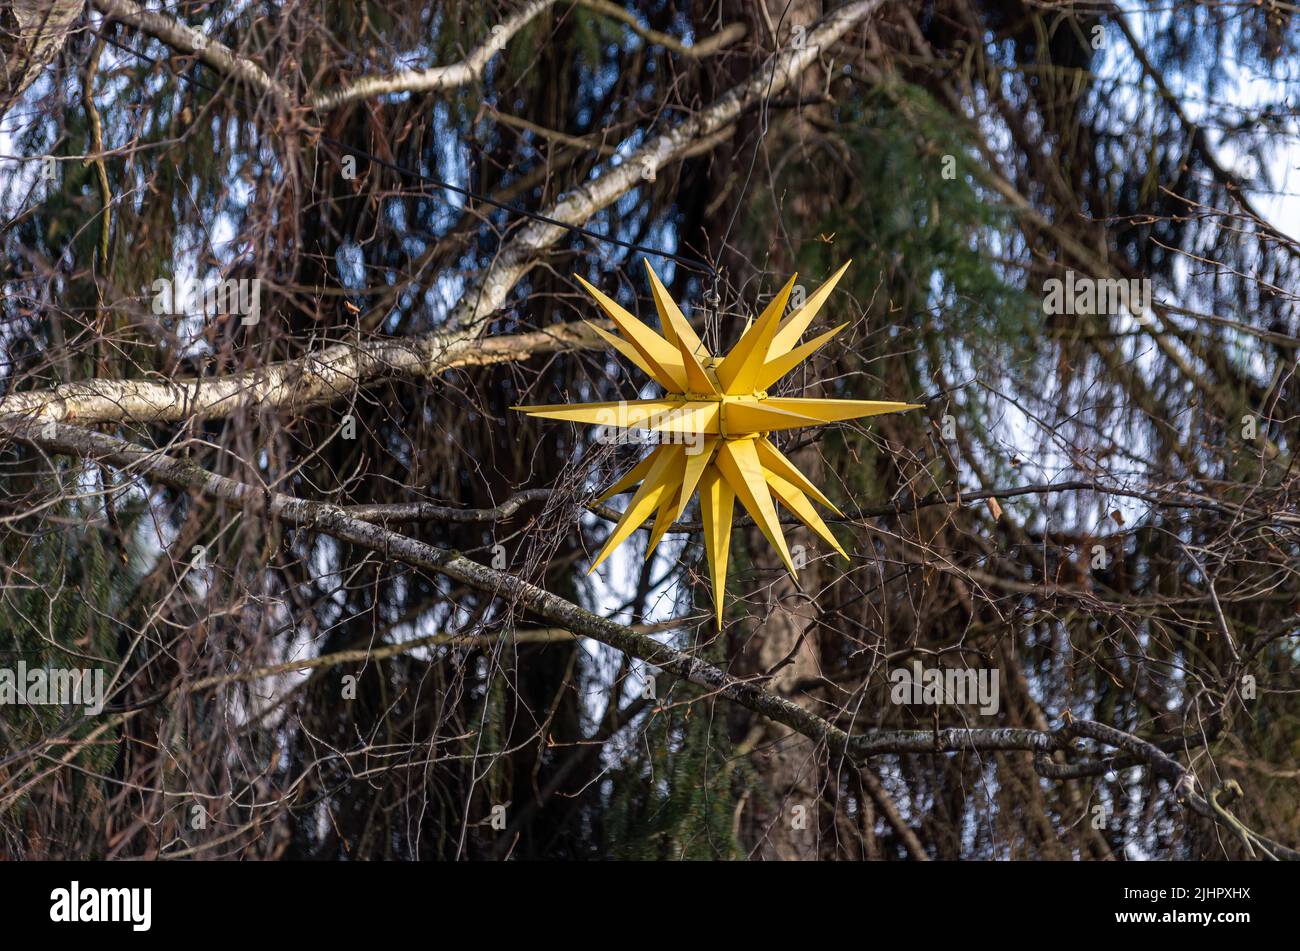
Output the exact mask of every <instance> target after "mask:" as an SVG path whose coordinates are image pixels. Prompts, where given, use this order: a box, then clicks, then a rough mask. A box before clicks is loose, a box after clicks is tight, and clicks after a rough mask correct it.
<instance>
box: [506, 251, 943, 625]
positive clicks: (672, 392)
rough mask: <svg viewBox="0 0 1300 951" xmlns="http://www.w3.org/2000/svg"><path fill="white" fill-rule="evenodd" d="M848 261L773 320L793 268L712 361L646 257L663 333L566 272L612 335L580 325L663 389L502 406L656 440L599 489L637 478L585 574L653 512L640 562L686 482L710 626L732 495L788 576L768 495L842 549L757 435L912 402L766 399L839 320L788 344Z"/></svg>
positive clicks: (811, 490) (682, 504) (615, 488)
mask: <svg viewBox="0 0 1300 951" xmlns="http://www.w3.org/2000/svg"><path fill="white" fill-rule="evenodd" d="M848 266H849V265H848V264H847V263H846V264H845V265H844V266H843V267H841V268H840V269H839V270H838V271H836V272H835V273H834V274H833V275H832V276H831V278H830V280H828V281H827V282H826V283H825V284H823V285H822V286H821V287H820V288H818V289H817V291H816V293H814V294H813V295H812V296H811V297H809V298H808V300H807V301H806V302H805V303H804V305H803V306H802V307H800V308H798V309H797V310H795V311H794V312H793V313H791V314H790V316H789V317H786V318H785V320H784V321H783V320H782V319H781V315H782V314H783V313H784V312H785V307H786V303H787V302H788V301H789V299H790V291H791V289H793V287H794V283H795V280H796V278H797V277H798V275H795V277H792V278H790V280H789V281H788V282H787V283H786V285H785V287H783V288H781V291H780V293H778V294H777V295H776V296H775V297H774V298H772V300H771V302H770V303H769V304H768V305H767V307H766V308H765V309H764V310H763V312H762V314H760V315H759V317H758V319H757V320H754V321H752V322H751V323H750V325H749V326H748V327H747V328H746V330H745V332H744V333H743V334H742V335H741V338H740V340H739V341H738V342H737V343H736V345H735V347H733V348H732V350H731V352H730V353H728V354H727V355H726V356H724V357H722V358H720V359H719V358H717V357H714V356H713V355H712V354H710V353H709V351H708V349H707V348H705V346H704V344H703V343H701V342H700V338H699V337H698V336H697V335H696V333H695V331H694V330H693V329H692V328H691V325H690V324H689V323H688V322H687V320H686V318H685V317H684V316H683V315H682V312H681V310H680V309H679V308H678V307H677V304H676V303H675V302H674V301H673V300H672V298H670V297H669V296H668V291H667V290H666V289H665V288H664V285H663V283H662V282H661V281H660V280H659V276H658V275H657V274H655V272H654V269H653V268H651V267H650V262H649V261H647V262H646V271H647V272H649V276H650V288H651V290H652V291H653V293H654V300H655V309H656V310H658V312H659V325H660V327H661V328H662V330H663V333H662V335H660V334H658V333H655V331H654V330H652V329H651V328H650V327H648V326H647V325H645V324H643V323H642V322H641V321H640V320H638V319H637V318H636V317H634V316H633V315H632V314H630V313H628V312H627V311H626V310H624V309H623V308H622V307H620V306H619V305H618V304H617V303H615V302H614V301H613V300H611V299H610V298H609V297H607V296H605V295H604V294H602V293H601V292H600V291H599V290H597V289H596V288H595V287H593V286H592V285H590V284H588V283H587V282H586V281H584V280H583V279H582V278H581V277H579V278H577V280H578V281H579V283H581V284H582V286H583V287H584V288H586V290H587V293H589V294H590V295H591V296H592V297H594V298H595V300H596V303H597V304H599V305H600V307H601V309H602V310H604V311H605V313H606V314H608V315H609V317H610V319H611V320H612V321H613V322H614V325H615V326H616V327H617V328H618V329H619V330H620V331H621V332H622V334H623V336H621V337H620V336H617V335H615V334H612V333H609V332H608V331H606V330H604V329H603V328H601V327H598V326H596V325H595V324H591V323H590V322H588V325H589V326H590V327H591V328H592V330H594V331H595V332H596V333H597V334H599V335H600V337H601V338H602V339H604V340H605V341H607V342H608V343H609V345H610V346H612V347H613V348H614V349H615V350H617V351H618V352H619V353H621V354H623V356H625V357H627V359H628V360H630V361H632V363H634V364H636V365H637V366H638V367H639V368H640V369H641V370H642V371H643V372H644V373H645V374H646V375H647V376H649V377H650V378H651V379H653V380H654V381H655V382H656V383H658V384H659V385H660V386H662V387H663V388H664V390H665V391H666V392H665V393H664V395H663V397H662V398H661V399H655V400H635V401H631V402H626V401H624V402H618V403H584V404H577V405H573V404H568V405H566V404H560V405H555V406H515V407H512V408H513V409H515V410H518V411H520V412H523V413H527V414H528V415H529V416H539V417H543V418H545V419H564V420H569V421H570V422H575V423H590V424H594V425H599V426H612V427H617V428H619V429H629V430H630V429H637V430H644V431H647V432H649V433H653V434H654V436H652V437H650V438H651V439H653V440H655V441H657V442H658V443H659V445H657V446H656V447H655V449H654V450H653V451H652V452H651V453H650V455H648V456H646V457H645V458H644V459H642V460H641V461H640V462H639V463H637V464H636V465H635V466H633V467H632V468H631V469H630V470H629V471H628V472H627V474H626V475H624V476H623V477H622V478H621V479H619V480H618V481H617V482H615V483H614V484H613V485H612V486H610V487H609V488H608V489H607V490H606V491H605V493H604V494H603V495H602V496H601V497H600V501H604V500H606V499H609V498H611V497H613V496H615V495H617V494H619V493H620V492H626V491H628V490H629V489H631V488H632V487H633V486H636V485H638V484H639V485H640V488H638V489H637V490H636V493H635V494H634V495H633V496H632V501H631V502H630V503H629V504H628V507H627V509H626V511H624V513H623V517H622V518H620V519H619V521H618V524H617V525H615V526H614V530H613V531H612V532H610V535H609V538H608V539H607V540H606V542H605V547H604V548H602V549H601V551H600V554H599V555H597V556H596V560H595V561H594V562H592V565H591V568H590V569H589V570H588V573H590V572H591V571H595V570H596V568H597V567H598V566H599V565H600V563H601V562H603V561H604V560H605V559H606V558H608V557H609V556H610V554H611V553H612V552H613V551H614V549H615V548H617V547H618V546H619V545H621V544H622V543H623V542H624V541H626V540H627V538H628V537H629V536H630V535H631V534H632V533H633V532H634V531H636V530H637V529H638V528H639V527H640V526H641V525H642V523H644V522H645V521H646V520H647V519H648V518H649V517H650V516H651V515H652V514H654V516H655V521H654V526H653V527H652V528H651V530H650V544H649V546H648V547H647V551H646V557H647V558H649V557H650V553H651V552H653V551H654V549H655V547H656V546H657V545H658V544H659V540H660V539H661V538H663V535H664V533H665V532H666V531H668V528H669V526H671V525H672V523H673V522H675V521H676V520H677V519H678V518H680V517H681V515H682V513H683V512H684V511H685V510H686V506H687V504H688V503H689V502H690V500H691V496H692V495H694V494H695V493H696V491H697V490H698V492H699V496H700V519H701V521H702V522H703V524H704V547H705V551H706V553H707V555H708V561H709V576H710V579H711V581H712V586H713V601H714V605H715V607H716V609H717V622H718V627H719V628H721V627H722V608H723V592H724V589H725V587H726V581H727V559H728V555H729V549H730V545H731V520H732V514H733V510H734V508H735V503H736V500H737V499H739V500H740V504H741V505H743V506H744V507H745V510H746V511H747V512H748V513H749V514H750V516H751V517H752V518H753V519H754V523H755V524H756V525H757V526H758V528H759V530H760V531H761V532H762V533H763V535H764V537H765V538H766V539H767V540H768V542H770V543H771V545H772V547H773V548H775V549H776V550H777V552H778V553H779V554H780V555H781V560H782V561H783V562H785V566H786V568H788V569H789V571H790V574H791V576H793V577H795V578H796V582H797V575H796V573H795V566H794V561H793V559H791V557H790V550H789V548H787V547H786V543H785V536H784V535H783V534H782V532H781V523H780V520H779V519H778V517H777V511H776V505H775V502H774V499H775V501H779V502H780V503H781V504H782V505H783V506H784V507H785V508H787V509H789V510H790V511H791V512H792V513H794V515H795V517H796V518H798V519H799V520H800V521H801V522H803V524H805V525H807V526H808V528H810V529H811V530H812V531H814V532H816V533H817V534H818V535H820V536H821V537H822V538H824V539H825V540H826V542H827V543H828V544H829V545H830V546H831V547H832V548H834V549H835V550H836V551H837V552H839V553H840V554H841V555H843V556H844V557H845V558H847V557H848V554H847V553H846V552H845V551H844V549H843V548H842V547H840V543H839V542H838V541H836V540H835V536H834V535H832V534H831V531H830V529H829V528H827V527H826V523H825V522H824V521H822V518H821V516H820V515H818V514H817V509H816V508H814V507H813V504H812V502H811V501H809V500H810V499H813V500H816V501H817V502H820V503H821V504H822V505H824V506H826V507H827V508H829V509H830V510H831V511H833V512H835V514H837V515H838V514H840V512H839V509H837V508H836V507H835V506H834V505H833V504H832V503H831V501H830V499H828V498H826V496H825V495H823V494H822V492H821V490H820V489H818V488H817V487H816V486H815V485H813V484H812V483H811V482H810V481H808V478H807V477H806V476H805V475H804V474H803V473H802V472H800V471H799V470H798V469H796V468H795V467H794V465H793V464H792V463H791V462H790V460H789V459H787V458H786V457H785V456H784V455H782V454H781V452H780V450H778V449H777V448H776V446H774V445H773V444H772V442H771V440H770V439H769V438H768V435H769V434H770V433H772V432H776V431H778V430H782V429H798V428H801V427H804V426H820V425H823V424H825V423H833V422H839V421H841V420H847V419H858V418H861V417H864V416H876V415H879V414H881V413H894V412H898V411H900V410H908V409H920V408H921V406H920V404H916V403H886V402H877V401H873V400H831V399H810V398H803V397H772V396H768V395H767V389H768V387H770V386H772V385H773V384H775V383H776V382H777V381H778V380H780V379H781V378H782V377H783V376H785V375H786V374H787V373H789V372H790V371H791V370H793V369H794V368H795V367H796V366H798V365H799V364H800V363H802V362H803V361H804V360H806V359H808V358H809V357H810V356H812V355H813V354H814V353H816V352H817V351H818V350H819V349H821V347H823V346H824V345H825V344H826V343H827V342H828V341H830V339H831V338H832V337H834V336H835V335H836V334H838V333H839V332H840V331H841V330H843V329H844V328H845V327H846V326H848V325H847V324H841V325H840V326H838V327H836V328H835V329H834V330H829V331H827V332H826V333H824V334H822V335H821V336H819V337H814V338H813V339H812V340H809V341H808V342H807V343H802V344H801V343H799V338H800V337H802V336H803V333H804V331H805V330H807V329H808V326H809V324H811V323H812V321H813V318H814V317H816V316H817V312H818V310H820V309H821V306H822V304H824V303H825V302H826V299H827V298H828V297H829V296H830V293H831V291H832V290H834V288H835V284H836V282H837V281H839V279H840V277H841V276H842V275H843V274H844V272H845V270H847V269H848ZM575 277H576V275H575Z"/></svg>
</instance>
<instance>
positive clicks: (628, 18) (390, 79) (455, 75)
mask: <svg viewBox="0 0 1300 951" xmlns="http://www.w3.org/2000/svg"><path fill="white" fill-rule="evenodd" d="M557 2H559V0H530V2H529V3H527V4H526V5H525V6H523V7H522V8H520V10H519V11H518V12H516V13H514V14H513V15H512V16H510V17H509V18H507V19H506V20H504V21H502V22H501V23H499V24H497V25H496V26H494V27H493V28H492V33H491V35H490V36H489V37H488V39H486V40H485V41H484V42H483V43H481V44H480V45H479V46H477V47H475V48H474V49H473V50H472V51H471V52H470V54H469V55H468V56H466V57H465V58H464V59H463V60H461V61H460V62H458V63H448V64H447V65H444V66H432V67H429V68H428V69H416V70H403V71H401V72H395V73H377V74H374V75H369V76H362V77H360V78H359V79H356V80H354V81H353V82H350V83H348V84H347V85H345V86H343V87H342V88H340V89H334V90H331V91H329V92H326V93H320V94H318V95H315V96H312V97H311V98H310V99H308V100H307V105H308V107H309V108H310V109H312V110H313V111H315V112H328V111H329V110H331V109H335V108H337V107H339V106H341V105H343V104H345V103H348V102H355V101H356V100H358V99H368V98H369V97H371V96H382V95H386V94H389V93H399V92H437V91H440V90H447V89H456V88H458V87H461V86H467V85H469V84H470V83H474V82H477V81H478V80H479V79H480V78H481V77H482V75H483V71H484V70H485V69H487V65H488V63H489V62H491V60H492V57H494V56H496V55H497V54H498V53H500V52H501V51H502V50H503V49H505V48H506V46H507V44H509V42H510V41H511V40H512V39H514V37H515V36H516V35H517V34H518V33H519V31H520V30H522V29H523V28H524V27H525V26H527V25H528V24H529V23H531V22H532V21H533V20H534V19H536V18H537V17H538V16H539V15H540V14H542V13H544V12H545V11H546V10H548V9H550V8H551V7H553V6H555V4H556V3H557ZM564 2H567V3H574V4H577V5H578V6H582V7H586V8H587V9H590V10H592V11H594V12H596V13H599V14H600V15H602V16H606V17H610V18H613V19H616V20H618V21H620V22H621V23H625V24H626V25H627V26H628V28H629V29H631V30H632V31H633V32H634V33H636V34H637V35H639V36H641V37H642V38H644V39H645V40H647V41H648V42H651V43H656V44H659V45H661V46H663V47H664V48H665V49H668V50H670V51H671V52H673V53H676V54H678V55H681V56H687V57H691V58H696V59H699V58H703V57H705V56H711V55H713V54H714V53H717V52H718V51H720V50H722V49H725V48H726V47H728V46H730V45H732V44H733V43H735V42H736V41H737V40H739V39H740V38H741V37H743V36H744V35H745V27H744V26H743V25H742V24H739V23H733V24H730V25H728V26H726V27H723V28H722V29H721V30H719V31H718V32H717V33H715V34H713V35H712V36H709V37H706V38H705V39H703V40H701V41H700V42H699V43H696V44H694V45H692V46H687V45H686V44H684V43H682V42H681V41H680V40H678V39H676V38H675V37H672V36H669V35H668V34H667V33H661V32H659V31H658V30H651V29H648V28H647V27H644V26H642V25H641V24H640V23H639V22H638V21H637V19H636V17H635V16H634V15H633V14H632V13H630V12H629V11H627V10H624V9H623V8H622V7H619V6H618V5H616V4H613V3H610V2H609V0H564ZM92 4H93V6H94V7H95V9H96V10H98V11H99V12H100V13H103V14H104V15H105V16H107V17H111V18H112V19H114V20H117V21H118V22H120V23H125V24H127V25H128V26H131V27H134V28H135V29H138V30H140V31H142V32H144V33H147V34H149V35H150V36H152V37H154V38H155V39H158V40H161V41H162V42H164V43H166V44H167V45H168V46H171V47H172V48H173V49H176V50H179V51H181V52H183V53H191V54H193V55H195V56H197V57H198V58H199V60H201V61H202V62H203V63H206V64H207V65H208V66H211V67H212V68H213V69H215V70H218V71H219V72H221V73H222V74H223V75H227V76H230V77H232V78H235V79H239V80H242V81H244V82H246V83H248V84H250V85H251V86H254V87H256V88H258V89H261V90H263V91H264V92H267V93H271V94H272V95H274V96H276V97H278V98H279V99H281V100H282V101H283V102H284V103H290V102H293V101H294V98H295V97H294V96H293V95H292V94H291V92H290V90H289V89H288V87H286V86H285V85H284V84H282V83H280V82H278V81H277V80H275V79H273V78H272V77H271V76H270V75H269V74H268V73H267V72H266V70H264V69H263V68H262V67H261V66H259V65H258V64H256V63H254V62H253V61H252V60H250V59H248V58H247V57H244V56H240V55H239V54H238V53H236V52H235V51H234V50H232V49H231V48H230V47H228V46H226V45H225V44H224V43H221V42H220V41H218V40H215V39H212V38H211V37H209V36H207V35H206V34H204V33H202V32H200V31H199V30H196V29H194V28H193V27H191V26H188V25H186V24H184V23H181V22H180V21H179V20H176V19H174V18H173V17H170V16H167V15H166V14H163V13H157V12H155V11H152V10H146V9H145V8H144V7H143V6H141V5H140V4H138V3H136V2H134V0H92ZM60 42H61V41H60ZM56 51H57V50H56Z"/></svg>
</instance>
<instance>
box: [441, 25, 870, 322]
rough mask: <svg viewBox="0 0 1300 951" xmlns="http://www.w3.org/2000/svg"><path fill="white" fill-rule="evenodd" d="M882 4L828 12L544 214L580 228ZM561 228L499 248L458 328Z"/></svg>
mask: <svg viewBox="0 0 1300 951" xmlns="http://www.w3.org/2000/svg"><path fill="white" fill-rule="evenodd" d="M882 3H883V0H857V2H855V3H850V4H847V5H846V6H843V7H840V8H839V9H838V10H835V11H834V12H832V13H830V14H828V15H827V16H826V17H825V19H823V20H822V21H821V22H820V23H818V24H817V25H816V26H815V27H814V28H813V29H811V30H809V31H808V32H807V33H806V34H805V35H804V42H803V45H802V46H800V47H799V48H797V49H796V48H794V47H789V48H786V49H783V50H781V51H780V52H778V53H777V54H776V55H775V56H774V57H772V58H771V59H770V60H769V61H768V62H767V63H766V64H765V65H764V67H763V68H761V69H759V70H758V72H757V73H756V74H755V75H753V76H751V77H750V78H749V79H747V80H746V81H744V82H743V83H740V84H739V85H737V86H733V87H732V88H731V89H730V90H729V91H727V92H726V93H725V94H723V95H722V96H721V97H720V98H719V99H718V100H717V101H716V102H714V103H713V105H711V106H709V107H708V108H707V109H705V110H703V111H702V112H699V113H697V114H695V115H693V116H691V117H690V118H689V119H687V120H685V121H684V122H682V123H681V124H680V125H678V126H676V127H675V128H673V129H671V130H669V131H668V132H665V133H663V134H661V135H658V136H656V137H655V138H653V139H651V140H650V141H649V142H647V143H646V144H645V145H644V146H642V147H641V148H640V149H638V150H637V151H635V152H633V153H632V154H631V155H629V156H627V158H626V159H624V161H623V162H622V163H621V164H619V165H617V166H614V167H611V168H608V169H607V170H606V171H605V172H604V173H603V174H601V175H600V176H599V177H598V178H596V179H595V180H594V181H590V182H587V183H585V184H584V185H583V186H581V187H580V188H578V189H576V190H575V191H574V192H572V193H571V194H570V195H569V196H568V197H567V198H565V199H564V200H563V201H561V202H559V203H558V204H556V205H554V206H552V207H551V208H550V209H548V210H547V211H546V216H547V217H548V218H551V219H553V220H556V221H560V222H564V223H565V224H569V225H578V224H581V223H582V222H585V221H587V220H588V219H590V218H591V217H592V216H593V215H594V214H596V212H598V211H601V210H602V209H604V208H608V207H609V206H610V205H612V204H613V203H614V202H615V201H617V200H618V199H619V198H621V197H622V196H623V195H625V194H627V192H629V191H631V190H632V189H633V188H635V187H636V186H637V185H638V184H640V183H641V182H642V181H643V178H644V176H645V175H646V174H647V173H648V172H654V173H658V172H659V170H661V169H663V168H664V167H665V166H667V165H669V164H670V163H672V162H674V161H676V160H679V159H681V158H682V157H683V156H684V155H685V154H686V153H688V152H690V151H691V150H692V148H693V147H694V146H695V145H697V144H698V143H699V142H700V140H702V139H707V138H709V137H712V136H714V135H716V134H717V133H719V132H721V131H722V130H723V129H725V128H726V127H727V126H729V125H731V124H732V123H733V122H735V121H736V119H737V118H738V117H739V116H740V115H741V113H743V112H744V111H745V110H746V109H747V108H749V107H750V106H752V105H754V104H756V103H758V102H759V101H760V100H762V99H763V98H764V97H767V96H775V95H777V94H778V93H780V92H783V91H784V90H785V89H786V87H787V86H789V85H790V84H791V83H792V82H793V81H794V80H795V79H796V78H798V77H799V76H800V75H801V74H802V73H803V71H804V70H805V69H807V68H808V67H809V66H811V65H812V64H813V63H814V62H815V61H816V60H817V58H818V57H819V56H820V55H821V54H822V53H824V52H825V51H826V50H827V49H828V48H829V47H830V46H831V45H833V44H834V43H835V42H837V41H838V40H839V39H840V38H841V37H843V36H844V34H846V33H848V32H849V30H851V29H853V27H855V26H857V25H858V24H859V23H861V22H862V21H863V20H865V19H866V18H867V17H868V16H870V15H871V14H872V13H873V12H874V11H875V10H876V9H877V8H878V7H880V5H881V4H882ZM566 233H567V232H566V231H565V229H564V228H562V227H559V226H557V225H552V224H546V223H544V222H535V223H533V224H531V225H529V226H528V227H526V228H524V229H523V230H521V231H520V232H519V233H518V234H517V235H516V236H515V238H514V239H513V240H512V241H511V242H510V243H509V244H508V245H506V247H505V248H503V249H502V251H501V253H500V254H499V255H498V256H497V258H496V259H495V260H494V261H493V265H492V267H491V268H490V269H489V270H488V272H487V273H486V274H484V275H483V276H482V277H481V278H480V279H479V281H478V282H477V285H476V286H475V287H471V288H470V289H469V290H468V291H467V292H466V294H465V295H464V297H463V298H462V303H461V306H460V307H458V308H457V310H456V311H455V313H454V315H453V316H454V319H455V321H456V323H457V325H459V326H462V327H473V326H476V325H477V324H478V323H479V322H480V321H482V320H483V319H485V318H486V317H488V316H489V315H490V314H492V313H493V312H494V311H496V310H497V309H499V308H500V307H501V305H502V304H504V303H505V300H506V297H507V295H509V293H510V291H511V290H512V289H513V288H514V286H515V284H517V283H518V282H519V280H520V279H521V278H522V277H523V276H524V275H525V274H526V273H528V271H529V270H531V269H532V267H533V266H534V265H535V264H536V263H537V262H538V261H539V260H540V259H541V257H542V252H544V251H545V250H546V249H548V248H549V247H550V246H551V245H553V244H555V242H556V241H558V240H559V239H560V238H561V237H563V236H564V235H565V234H566Z"/></svg>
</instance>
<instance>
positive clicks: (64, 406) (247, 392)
mask: <svg viewBox="0 0 1300 951" xmlns="http://www.w3.org/2000/svg"><path fill="white" fill-rule="evenodd" d="M604 346H605V343H604V342H603V341H602V340H601V339H600V338H599V337H597V336H596V334H594V333H592V331H591V330H590V329H589V328H588V327H587V326H586V325H585V324H583V323H564V324H555V325H553V326H551V327H548V328H547V329H545V330H539V331H535V332H533V333H526V334H514V335H506V336H499V337H488V338H486V339H483V340H476V339H474V334H473V333H470V332H467V331H459V332H452V333H449V334H441V333H440V334H430V335H427V336H422V337H415V338H409V339H396V340H394V339H381V340H374V341H370V342H366V343H361V344H353V343H338V344H334V345H333V346H330V347H326V348H325V349H323V350H319V351H316V352H314V353H309V354H307V355H306V356H303V357H299V358H297V359H295V360H286V361H283V362H280V363H273V364H270V365H268V366H265V367H259V368H257V369H255V370H249V371H246V372H244V373H234V374H229V375H227V376H220V377H211V378H209V377H186V378H183V379H178V380H156V381H155V380H86V381H84V382H80V383H65V384H64V385H62V386H58V387H55V388H53V389H48V390H34V391H31V392H27V393H11V394H9V395H8V396H6V397H4V398H3V399H0V419H5V418H8V419H24V420H27V421H29V422H42V423H44V422H75V423H98V422H136V423H164V422H179V421H181V420H186V419H192V418H199V417H206V418H215V417H223V416H229V415H230V414H231V413H233V412H235V411H236V410H238V409H240V408H242V407H246V406H257V407H259V408H273V409H284V410H291V409H301V408H304V407H307V406H312V405H315V404H319V403H327V402H331V401H333V400H336V399H341V398H344V397H346V396H348V395H350V394H352V393H355V392H356V390H357V388H358V387H360V386H365V385H367V384H370V383H374V382H376V381H378V380H381V379H387V378H390V377H397V376H407V377H433V376H437V375H438V374H440V373H443V372H445V371H447V370H451V369H455V368H458V367H476V366H489V365H491V364H495V363H506V362H510V361H515V360H526V359H528V358H529V357H531V356H533V355H534V354H539V353H553V352H555V351H558V350H583V349H595V348H601V347H604Z"/></svg>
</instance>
